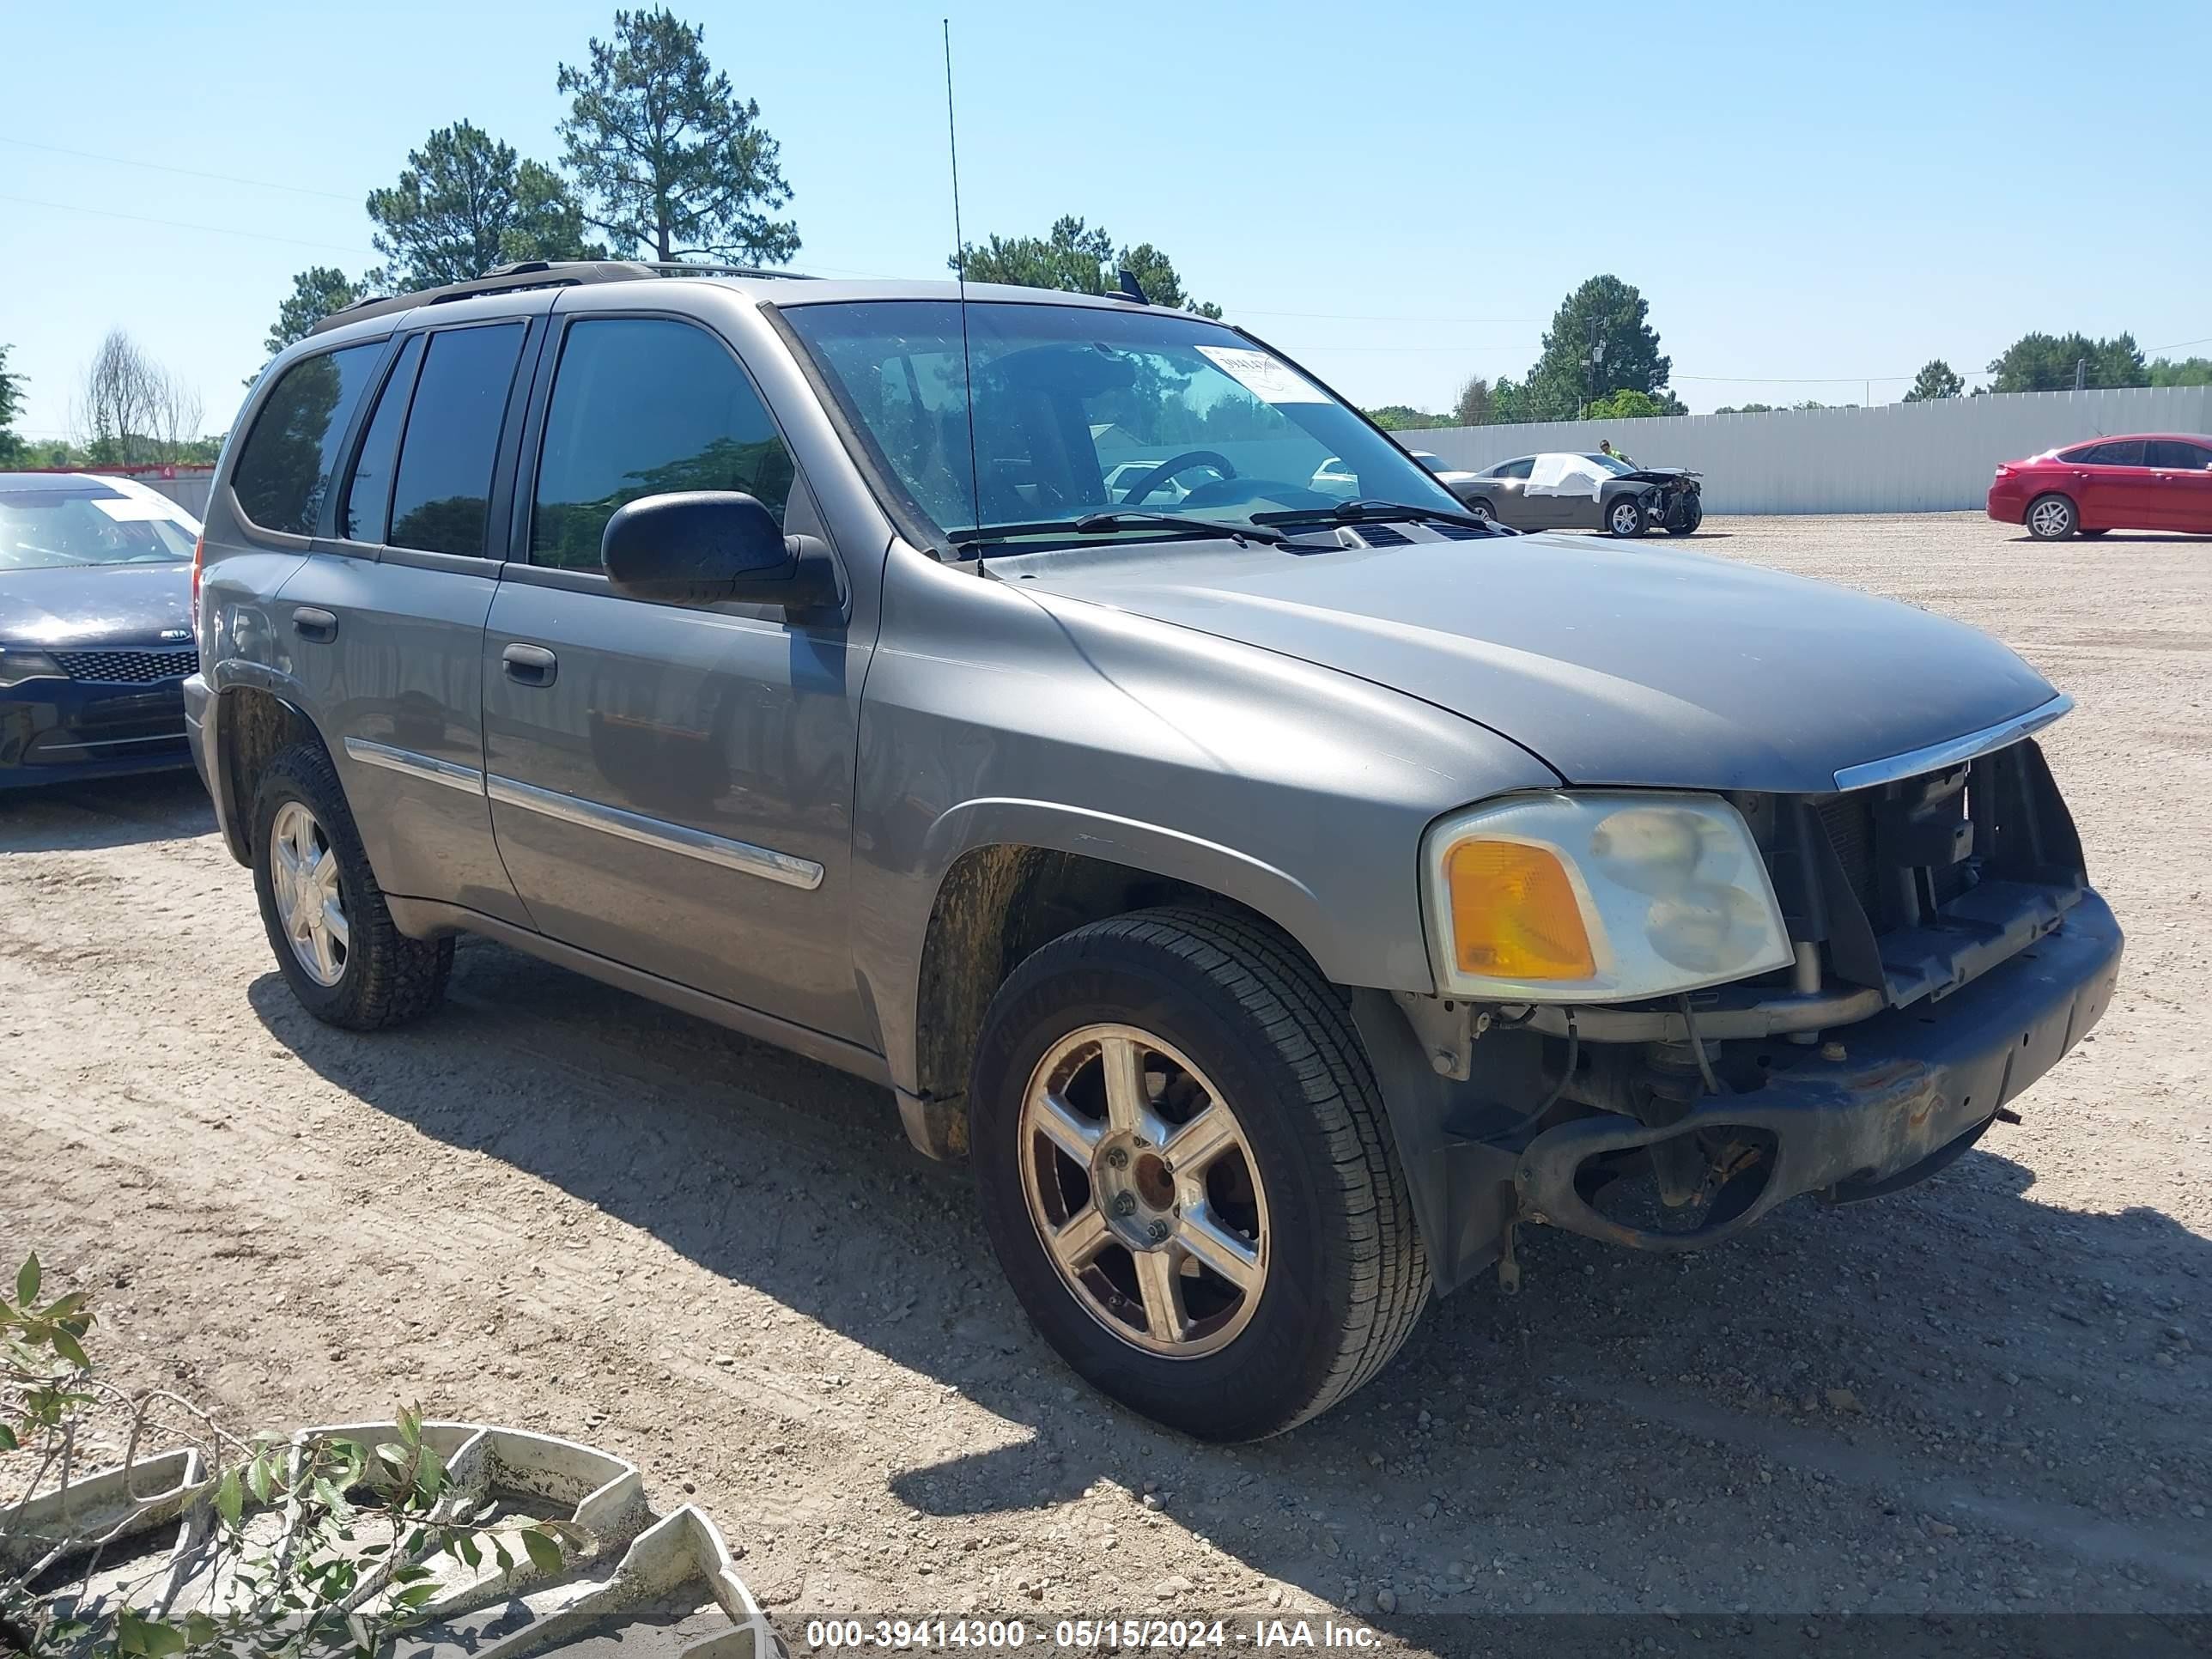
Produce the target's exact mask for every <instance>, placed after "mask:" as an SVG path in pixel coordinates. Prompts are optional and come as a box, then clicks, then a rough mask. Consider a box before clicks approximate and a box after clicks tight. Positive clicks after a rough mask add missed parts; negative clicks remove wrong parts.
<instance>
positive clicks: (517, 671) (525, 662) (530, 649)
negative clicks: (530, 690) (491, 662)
mask: <svg viewBox="0 0 2212 1659" xmlns="http://www.w3.org/2000/svg"><path fill="white" fill-rule="evenodd" d="M499 659H500V662H501V665H502V666H504V667H505V668H506V670H507V678H509V679H511V680H513V682H514V683H515V684H517V685H550V684H553V676H554V674H555V673H556V671H558V670H559V668H560V666H561V659H559V658H557V657H556V656H555V655H554V654H553V653H551V652H550V651H548V650H547V649H546V648H545V647H544V646H542V645H524V644H522V643H521V642H520V641H517V642H516V643H514V644H513V645H510V646H508V647H507V649H506V650H504V651H502V652H501V653H499Z"/></svg>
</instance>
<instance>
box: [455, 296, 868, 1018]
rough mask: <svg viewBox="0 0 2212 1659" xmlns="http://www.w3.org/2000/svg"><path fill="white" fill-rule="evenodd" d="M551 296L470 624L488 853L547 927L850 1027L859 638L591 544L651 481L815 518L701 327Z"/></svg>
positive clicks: (571, 941) (763, 416)
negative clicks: (536, 370) (516, 456)
mask: <svg viewBox="0 0 2212 1659" xmlns="http://www.w3.org/2000/svg"><path fill="white" fill-rule="evenodd" d="M556 317H559V320H560V321H561V323H562V328H561V329H560V330H559V331H557V332H556V337H555V339H554V341H553V342H552V344H551V345H550V347H549V353H550V355H549V357H548V360H547V366H548V368H550V392H549V393H547V394H544V395H542V396H541V398H540V400H539V402H540V404H541V405H542V413H541V414H538V415H537V416H533V425H534V426H537V427H538V428H542V436H541V437H538V438H537V439H535V440H534V441H533V447H534V449H535V451H536V453H535V456H534V459H527V460H526V465H525V467H524V471H523V474H522V477H523V480H524V483H523V484H522V486H521V493H522V494H523V495H524V498H525V499H524V501H523V505H522V511H523V512H524V513H526V521H525V522H520V523H518V525H517V526H516V540H515V542H514V544H513V546H512V547H511V548H510V555H511V557H510V562H509V563H508V565H507V568H506V571H505V573H504V580H502V581H501V585H500V591H499V595H498V598H497V599H496V600H495V602H494V604H493V605H492V611H491V619H490V626H489V630H488V631H487V633H486V635H485V637H484V650H483V670H482V672H483V688H484V690H483V695H484V711H485V721H486V738H487V746H488V752H487V757H486V762H485V765H486V769H487V771H488V774H489V788H490V792H491V799H492V821H493V823H494V826H495V829H496V831H497V834H498V838H499V847H500V851H501V854H502V855H503V856H504V859H505V861H506V866H507V869H508V871H510V872H512V873H513V878H514V882H515V885H516V887H517V889H518V890H520V893H521V895H522V897H523V900H524V902H526V904H527V905H528V907H529V910H530V915H531V917H532V923H533V925H534V926H535V927H537V928H538V930H539V931H540V932H542V933H545V934H547V935H549V936H550V937H552V938H554V939H559V940H561V941H562V942H563V943H566V944H568V945H574V946H576V947H578V948H579V949H581V950H585V951H591V952H592V953H593V954H595V955H597V956H600V957H608V958H611V959H612V960H614V961H616V962H618V963H624V964H627V965H629V966H630V967H634V968H639V969H644V970H645V971H646V972H647V973H651V974H653V975H659V977H661V978H663V979H667V980H672V981H676V982H677V983H678V984H680V985H684V986H689V987H692V988H693V989H696V990H700V991H704V992H707V993H709V994H713V995H714V996H718V997H720V998H723V999H724V1000H728V1001H732V1002H736V1003H740V1004H743V1005H744V1006H747V1007H750V1008H754V1009H757V1010H760V1011H762V1012H766V1013H769V1014H772V1015H775V1016H776V1017H778V1018H781V1019H784V1020H787V1021H790V1022H793V1023H794V1024H799V1025H802V1026H805V1027H807V1028H809V1029H811V1030H815V1031H819V1032H826V1033H829V1034H830V1035H831V1036H839V1037H844V1038H848V1039H864V1038H866V1036H867V1033H868V1032H869V1030H871V1026H870V1024H869V1023H868V1022H867V1021H866V1019H865V1018H864V1017H863V1015H864V1011H863V1008H862V1006H861V1004H860V996H859V992H858V988H857V986H856V983H855V981H854V974H853V967H852V952H851V947H850V943H849V940H848V937H847V922H848V917H847V914H846V907H847V904H848V889H849V883H848V879H847V875H848V865H849V862H850V858H851V838H852V799H853V769H854V758H855V754H856V748H857V732H858V716H859V708H860V683H861V678H862V675H863V671H864V670H865V668H866V649H865V647H864V645H861V644H856V643H855V642H854V641H852V640H850V639H849V638H848V630H847V629H846V628H845V626H844V625H843V623H842V622H838V621H834V620H833V621H831V622H829V623H808V624H805V625H799V624H793V623H789V622H787V620H786V619H785V617H783V616H782V614H781V612H778V611H771V610H769V609H767V608H765V607H760V606H747V605H729V604H723V605H662V604H657V603H652V602H648V601H645V600H641V599H627V598H624V597H623V596H621V595H619V594H617V593H616V592H613V591H612V590H611V588H610V587H609V586H608V584H607V579H606V576H605V574H604V572H603V571H602V569H601V567H600V563H599V542H600V536H601V532H603V531H604V530H605V526H606V522H607V520H608V518H609V517H610V516H611V514H612V513H613V512H614V510H615V509H616V507H618V506H620V505H622V504H623V502H625V501H634V500H635V499H637V498H639V497H640V496H643V495H654V494H659V493H662V492H665V491H669V490H678V489H742V490H744V491H746V492H747V493H749V494H750V495H755V496H757V497H758V498H759V499H760V500H761V501H763V502H764V503H765V504H766V505H768V506H769V507H770V508H771V509H772V510H774V511H775V512H776V513H779V514H780V515H781V517H782V519H783V521H784V523H785V526H786V527H787V529H788V530H790V531H791V532H793V533H800V532H804V533H806V534H811V535H816V536H821V537H823V538H824V539H825V540H827V539H829V534H828V532H827V531H826V530H825V529H824V528H823V525H822V523H821V520H820V519H819V516H818V514H817V512H816V510H815V507H814V505H813V501H812V498H811V496H810V495H809V494H808V492H807V489H806V487H805V481H804V479H803V478H801V477H799V476H798V475H797V472H796V470H795V465H794V463H793V459H792V455H791V452H790V450H789V448H788V447H787V445H786V444H785V442H784V440H783V437H782V435H781V431H780V430H779V428H778V427H777V425H776V423H775V421H774V419H773V418H772V417H771V416H770V415H769V410H767V408H766V406H765V405H764V404H763V400H762V398H761V397H760V395H759V393H758V392H757V390H756V389H755V386H754V384H753V381H752V380H751V378H750V375H749V374H747V372H746V370H745V368H744V365H743V364H742V363H741V362H739V361H738V357H737V356H736V354H735V353H734V352H733V350H732V349H731V347H730V346H729V344H728V343H726V341H725V340H724V339H723V338H722V337H720V335H719V334H717V333H714V332H713V331H710V330H708V328H706V327H705V326H703V325H701V324H700V323H698V322H696V321H695V320H692V319H688V318H683V317H676V316H670V315H660V314H653V313H643V312H625V311H621V310H616V309H612V308H599V307H590V306H580V307H579V308H578V314H575V315H574V316H561V315H560V308H559V307H556ZM543 374H544V371H541V378H543ZM841 554H842V556H843V557H845V558H848V559H850V558H852V557H853V556H854V553H853V551H852V550H841Z"/></svg>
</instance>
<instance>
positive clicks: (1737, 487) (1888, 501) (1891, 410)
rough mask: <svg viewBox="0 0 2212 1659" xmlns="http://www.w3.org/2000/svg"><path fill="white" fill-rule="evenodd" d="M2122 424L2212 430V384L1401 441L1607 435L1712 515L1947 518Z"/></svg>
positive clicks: (1576, 424)
mask: <svg viewBox="0 0 2212 1659" xmlns="http://www.w3.org/2000/svg"><path fill="white" fill-rule="evenodd" d="M2111 432H2198V433H2212V387H2206V386H2143V387H2138V388H2135V389H2132V390H2129V391H2124V392H2005V393H1993V394H1991V395H1990V396H1989V397H1985V398H1945V399H1942V400H1941V401H1937V402H1930V403H1920V404H1881V405H1880V406H1878V407H1876V408H1873V409H1791V410H1775V411H1774V412H1772V413H1771V414H1764V415H1676V416H1664V417H1662V418H1661V419H1658V420H1651V421H1547V422H1534V423H1531V424H1529V425H1526V426H1452V427H1439V428H1436V429H1434V430H1433V431H1428V432H1401V433H1400V434H1399V435H1398V437H1399V440H1400V441H1401V442H1402V443H1404V444H1405V445H1406V446H1407V447H1408V448H1410V449H1427V450H1432V451H1434V452H1435V453H1437V454H1438V455H1441V456H1443V458H1444V459H1446V460H1448V461H1450V462H1452V463H1453V464H1454V465H1458V466H1465V467H1474V468H1480V467H1486V466H1488V465H1491V464H1492V463H1493V462H1496V461H1504V460H1510V459H1513V458H1514V457H1515V456H1516V455H1527V454H1530V453H1536V452H1539V451H1543V450H1594V449H1595V448H1596V447H1597V443H1598V440H1599V439H1601V438H1610V439H1612V440H1613V447H1615V448H1617V449H1625V450H1626V451H1627V452H1628V453H1629V454H1630V455H1631V456H1632V457H1633V458H1634V459H1636V460H1637V461H1638V462H1640V463H1642V464H1643V465H1647V466H1686V467H1691V468H1694V469H1695V470H1696V471H1699V472H1702V473H1704V474H1705V509H1706V511H1707V512H1710V513H1940V512H1947V511H1953V510H1956V509H1959V508H1964V507H1980V506H1982V505H1983V504H1984V501H1985V500H1986V499H1987V497H1988V495H1989V488H1990V475H1991V474H1992V473H1993V472H1994V471H1996V465H1997V463H1998V462H1999V461H2010V460H2018V459H2021V457H2023V456H2027V455H2033V454H2035V453H2038V452H2039V451H2041V450H2045V449H2051V448H2057V447H2063V446H2064V445H2067V444H2072V443H2078V442H2081V441H2083V440H2085V439H2089V438H2094V437H2096V436H2098V435H2100V434H2102V433H2111Z"/></svg>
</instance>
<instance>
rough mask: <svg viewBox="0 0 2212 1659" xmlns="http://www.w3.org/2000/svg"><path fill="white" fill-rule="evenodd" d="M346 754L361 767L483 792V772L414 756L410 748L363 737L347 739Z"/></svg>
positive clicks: (433, 758) (470, 767) (428, 757)
mask: <svg viewBox="0 0 2212 1659" xmlns="http://www.w3.org/2000/svg"><path fill="white" fill-rule="evenodd" d="M345 751H346V754H347V757H349V758H350V759H353V760H357V761H359V762H360V763H362V765H363V766H380V767H382V768H383V769H385V770H386V771H387V772H397V773H398V774H400V775H402V776H403V777H410V778H421V779H422V780H423V781H425V782H426V783H442V784H444V785H445V786H446V787H447V788H448V789H462V790H465V791H467V792H468V793H470V794H471V795H481V794H482V793H483V787H484V781H483V773H481V772H479V771H477V769H476V768H475V767H473V766H457V765H455V764H454V763H453V762H452V761H441V760H439V759H437V758H435V757H433V756H429V755H418V754H416V752H415V751H414V750H411V749H394V748H393V747H392V745H391V744H388V743H371V742H370V741H369V740H368V738H347V739H346V740H345Z"/></svg>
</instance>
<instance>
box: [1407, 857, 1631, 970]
mask: <svg viewBox="0 0 2212 1659" xmlns="http://www.w3.org/2000/svg"><path fill="white" fill-rule="evenodd" d="M1444 883H1445V886H1446V888H1447V890H1449V894H1450V896H1451V924H1452V950H1453V952H1454V955H1455V957H1456V958H1457V961H1458V963H1459V968H1460V971H1461V972H1462V973H1465V974H1473V975H1480V976H1482V977H1484V978H1486V979H1504V980H1582V979H1589V978H1590V977H1591V976H1592V975H1595V973H1596V972H1597V962H1596V959H1595V956H1594V955H1593V953H1592V951H1591V950H1590V941H1589V930H1588V929H1587V928H1585V927H1583V912H1582V906H1581V904H1580V903H1578V902H1577V901H1576V898H1575V888H1574V883H1573V882H1571V881H1570V880H1569V879H1568V878H1567V872H1566V868H1565V866H1564V865H1562V864H1561V863H1560V862H1559V858H1558V856H1557V855H1556V854H1553V853H1551V852H1548V851H1547V850H1546V849H1545V848H1541V847H1531V846H1529V845H1528V844H1527V843H1525V842H1513V841H1463V842H1460V843H1459V844H1458V845H1457V846H1455V847H1454V848H1452V849H1451V851H1450V852H1449V853H1448V854H1445V856H1444Z"/></svg>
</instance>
